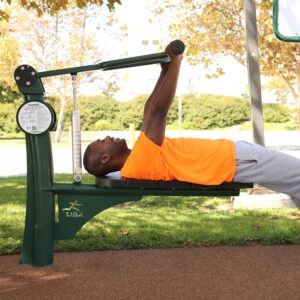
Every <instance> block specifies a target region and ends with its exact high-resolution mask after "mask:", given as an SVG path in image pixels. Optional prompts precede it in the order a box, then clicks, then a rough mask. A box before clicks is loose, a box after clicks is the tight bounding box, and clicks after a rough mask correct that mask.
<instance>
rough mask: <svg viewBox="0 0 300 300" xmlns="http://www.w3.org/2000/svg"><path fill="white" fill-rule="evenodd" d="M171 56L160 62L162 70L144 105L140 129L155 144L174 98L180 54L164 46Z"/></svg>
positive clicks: (162, 133)
mask: <svg viewBox="0 0 300 300" xmlns="http://www.w3.org/2000/svg"><path fill="white" fill-rule="evenodd" d="M165 51H166V53H168V55H169V56H170V58H171V62H170V63H168V64H161V67H162V71H161V73H160V77H159V79H158V81H157V83H156V85H155V88H154V90H153V92H152V94H151V95H150V97H149V99H148V100H147V102H146V104H145V107H144V117H143V125H142V131H144V132H145V134H146V136H147V137H148V138H149V139H150V140H152V141H153V142H154V143H155V144H157V145H159V146H160V145H161V144H162V143H163V140H164V137H165V129H166V120H167V115H168V112H169V108H170V106H171V104H172V102H173V100H174V97H175V93H176V88H177V81H178V77H179V71H180V65H181V60H182V55H181V54H180V55H175V54H173V53H172V51H171V49H170V44H169V45H168V46H167V48H166V50H165Z"/></svg>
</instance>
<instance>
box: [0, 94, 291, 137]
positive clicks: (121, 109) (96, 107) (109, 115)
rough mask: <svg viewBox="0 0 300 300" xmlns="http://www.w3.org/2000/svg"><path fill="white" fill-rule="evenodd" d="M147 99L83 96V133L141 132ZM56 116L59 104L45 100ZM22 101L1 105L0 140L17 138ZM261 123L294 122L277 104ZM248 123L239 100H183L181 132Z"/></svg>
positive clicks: (174, 111)
mask: <svg viewBox="0 0 300 300" xmlns="http://www.w3.org/2000/svg"><path fill="white" fill-rule="evenodd" d="M147 98H148V95H140V96H138V97H136V98H134V99H132V100H131V101H127V102H118V101H116V100H115V99H113V98H111V97H107V96H101V95H98V96H85V97H79V99H78V110H79V111H80V114H81V129H82V130H127V129H128V128H129V126H130V124H134V125H135V128H136V129H137V130H140V129H141V126H142V116H143V111H144V105H145V103H146V101H147ZM45 101H46V102H48V103H49V104H51V106H52V107H53V108H54V110H55V111H56V114H57V118H58V114H59V109H60V101H59V100H58V99H57V98H56V97H53V96H52V97H47V98H46V99H45ZM21 104H22V101H21V100H20V101H16V102H15V103H0V136H18V134H20V129H19V128H18V126H17V123H16V119H15V116H16V112H17V109H18V107H19V106H20V105H21ZM72 110H73V107H72V102H71V101H70V102H67V104H66V107H65V113H64V124H63V130H65V131H67V130H69V126H70V125H71V111H72ZM263 112H264V121H265V122H272V123H287V122H290V123H292V122H294V121H293V119H292V117H291V116H292V113H291V111H290V109H289V108H288V107H286V106H284V105H279V104H264V105H263ZM249 120H250V106H249V102H248V100H246V99H244V98H240V97H229V96H217V95H209V94H203V95H200V96H197V95H184V96H182V128H183V129H192V130H193V129H214V128H224V127H229V126H233V125H238V124H241V123H243V122H245V121H249ZM167 126H168V128H173V129H176V128H178V97H175V100H174V103H173V104H172V106H171V107H170V111H169V114H168V118H167Z"/></svg>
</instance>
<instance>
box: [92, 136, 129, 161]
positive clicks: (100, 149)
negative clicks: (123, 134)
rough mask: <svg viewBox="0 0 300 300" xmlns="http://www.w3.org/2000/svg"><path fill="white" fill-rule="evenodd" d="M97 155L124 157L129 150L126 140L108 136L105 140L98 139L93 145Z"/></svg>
mask: <svg viewBox="0 0 300 300" xmlns="http://www.w3.org/2000/svg"><path fill="white" fill-rule="evenodd" d="M91 146H92V148H93V150H94V151H96V152H97V153H104V152H106V153H108V154H110V155H111V156H115V155H122V154H123V153H124V152H125V151H126V150H127V149H128V147H127V143H126V141H125V139H120V138H113V137H110V136H106V137H105V138H104V139H98V140H96V141H95V142H93V143H92V144H91Z"/></svg>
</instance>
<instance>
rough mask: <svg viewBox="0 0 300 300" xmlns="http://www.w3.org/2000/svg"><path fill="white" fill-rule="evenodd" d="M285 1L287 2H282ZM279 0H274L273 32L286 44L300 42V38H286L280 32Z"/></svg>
mask: <svg viewBox="0 0 300 300" xmlns="http://www.w3.org/2000/svg"><path fill="white" fill-rule="evenodd" d="M281 1H285V0H281ZM278 17H279V0H273V31H274V33H275V35H276V36H277V38H278V39H280V40H282V41H285V42H300V36H285V35H284V34H282V33H281V32H280V30H279V24H278V21H279V19H278Z"/></svg>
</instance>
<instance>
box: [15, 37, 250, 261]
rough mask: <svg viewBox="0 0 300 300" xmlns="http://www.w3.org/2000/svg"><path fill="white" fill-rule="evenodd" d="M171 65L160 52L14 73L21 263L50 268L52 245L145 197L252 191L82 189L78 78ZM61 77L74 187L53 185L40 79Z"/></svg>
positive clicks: (168, 185)
mask: <svg viewBox="0 0 300 300" xmlns="http://www.w3.org/2000/svg"><path fill="white" fill-rule="evenodd" d="M184 48H185V46H184V44H183V43H182V42H181V41H179V40H175V41H173V42H172V43H171V50H172V51H173V53H174V54H177V55H178V54H181V53H182V52H183V51H184ZM169 62H170V57H169V56H168V55H167V54H166V53H165V52H162V53H155V54H149V55H143V56H137V57H131V58H125V59H117V60H111V61H107V62H102V63H99V64H96V65H88V66H80V67H74V68H67V69H58V70H52V71H45V72H38V71H36V70H35V69H34V68H33V67H32V66H29V65H21V66H19V67H18V68H17V69H16V70H15V74H14V77H15V81H16V83H17V85H18V88H19V90H20V92H21V93H22V94H23V96H24V103H23V104H22V105H21V107H20V108H19V109H18V112H17V122H18V124H19V126H20V128H21V129H22V130H23V131H24V132H25V138H26V152H27V204H26V219H25V229H24V238H23V247H22V253H21V259H20V263H22V264H32V265H34V266H45V265H50V264H52V263H53V259H54V241H55V240H62V239H70V238H72V237H73V236H74V235H75V234H76V232H77V231H78V230H79V229H80V228H81V227H82V226H83V225H84V224H85V223H86V222H87V221H88V220H90V219H91V218H92V217H94V216H95V215H96V214H98V213H99V212H101V211H103V210H105V209H107V208H109V207H112V206H114V205H117V204H119V203H124V202H129V201H138V200H140V199H141V198H142V197H143V196H144V195H166V196H168V195H173V196H237V195H239V193H240V188H245V187H252V184H240V183H224V184H221V185H218V186H204V185H196V184H191V183H187V182H180V181H151V180H130V179H128V180H124V179H121V178H120V177H119V175H116V174H110V175H109V176H104V177H97V178H96V184H82V182H81V141H80V139H81V137H80V120H79V112H78V111H77V108H76V75H77V73H79V72H85V71H92V70H99V69H102V70H104V71H105V70H113V69H120V68H128V67H135V66H142V65H148V64H156V63H169ZM63 74H71V76H72V85H73V94H74V111H73V113H72V126H73V129H72V136H73V137H72V141H73V172H74V182H73V183H56V182H54V180H53V178H54V175H53V174H54V173H53V159H52V148H51V140H50V130H51V128H52V127H53V126H54V125H55V120H56V117H55V112H54V110H53V108H52V107H51V106H50V105H49V104H47V103H45V101H44V87H43V83H42V81H41V79H42V78H43V77H50V76H58V75H63ZM116 176H117V177H116Z"/></svg>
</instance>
